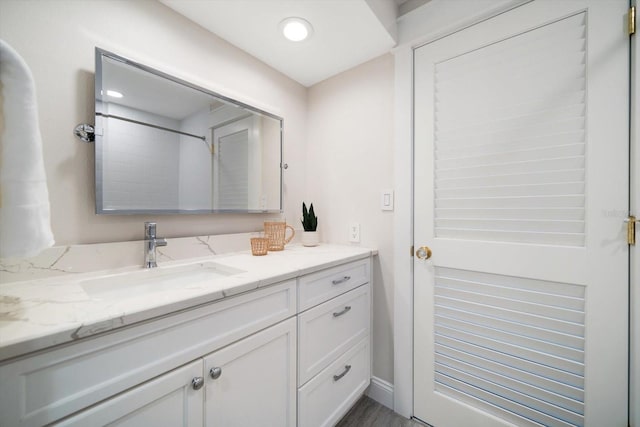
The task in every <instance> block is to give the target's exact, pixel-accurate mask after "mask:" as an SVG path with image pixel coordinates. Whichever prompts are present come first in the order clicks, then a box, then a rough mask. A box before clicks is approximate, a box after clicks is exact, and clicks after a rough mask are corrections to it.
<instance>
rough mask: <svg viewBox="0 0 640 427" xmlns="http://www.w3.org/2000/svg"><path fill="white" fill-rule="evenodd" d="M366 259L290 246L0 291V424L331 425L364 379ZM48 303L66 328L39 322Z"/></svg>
mask: <svg viewBox="0 0 640 427" xmlns="http://www.w3.org/2000/svg"><path fill="white" fill-rule="evenodd" d="M371 256H372V253H371V251H369V250H366V249H362V248H355V247H344V246H333V245H322V246H320V247H317V248H303V247H298V246H294V247H292V248H291V249H289V248H287V250H286V251H283V252H280V253H270V254H269V255H268V256H266V257H252V256H250V255H249V254H248V253H234V254H228V255H222V256H216V257H209V258H207V259H198V260H195V261H194V260H190V261H181V262H174V263H167V264H164V265H161V267H159V268H158V269H157V270H158V271H159V273H156V272H153V273H151V274H153V275H154V276H148V275H146V272H144V271H142V272H141V270H139V269H129V270H127V271H117V272H107V273H105V272H102V273H85V274H79V275H76V276H73V277H71V278H69V277H65V278H64V279H62V278H51V279H40V280H34V281H30V282H19V283H13V284H12V283H9V284H2V285H0V298H2V299H3V301H4V302H7V301H9V302H10V301H13V302H14V303H15V304H16V310H15V311H14V312H13V315H14V317H15V318H14V319H13V320H14V321H17V323H18V325H17V326H15V327H8V326H7V325H9V324H11V322H6V321H3V323H2V327H1V328H0V343H1V344H2V345H1V346H0V358H1V359H2V360H3V362H0V425H2V426H39V425H44V424H49V423H54V424H55V425H64V426H85V425H105V424H111V423H113V424H114V425H127V426H128V425H131V426H140V425H154V426H177V425H185V426H203V425H207V426H225V427H229V426H250V425H259V426H296V425H297V426H300V427H305V426H331V425H333V424H335V423H336V422H337V421H338V420H339V419H340V418H341V417H342V416H343V415H344V414H345V413H346V411H347V410H348V409H349V408H350V407H351V406H352V404H353V403H354V402H355V401H356V400H357V399H358V398H359V397H360V395H362V393H363V392H364V390H365V389H366V387H367V386H368V385H369V379H370V377H371V372H370V364H371V363H370V361H371V350H370V348H371V346H370V340H371V336H370V335H371V334H370V331H371V313H370V311H371V283H370V282H371ZM172 269H173V270H172ZM148 277H152V279H151V280H148ZM190 281H191V282H192V283H189V282H190ZM147 282H148V283H147ZM154 284H156V285H158V287H157V288H153V287H152V285H154ZM38 289H40V290H41V291H42V299H41V301H42V302H43V304H41V305H40V306H38V305H37V304H30V303H33V301H35V300H37V298H36V295H37V293H38V292H37V290H38ZM20 292H23V295H20ZM65 292H66V294H65ZM47 295H49V297H47ZM65 295H66V296H65ZM47 298H49V299H50V300H51V301H54V300H56V298H57V300H58V310H65V311H66V314H60V313H58V314H56V315H55V316H54V317H56V318H58V320H60V317H65V316H66V318H65V319H64V321H58V322H55V323H54V322H50V323H48V322H46V321H43V320H42V319H43V317H46V316H47V314H46V312H45V311H46V310H55V303H51V301H48V302H46V303H45V301H47ZM65 298H67V299H66V300H64V299H65ZM63 300H64V301H65V302H60V301H63ZM29 302H30V303H29ZM21 304H23V305H22V306H21ZM5 306H6V304H5ZM19 319H20V320H19ZM36 319H39V320H36ZM52 319H53V317H52ZM3 320H6V319H3ZM18 320H19V321H18ZM29 322H31V323H32V324H31V325H29V324H28V323H29ZM14 323H16V322H14ZM21 323H22V324H21Z"/></svg>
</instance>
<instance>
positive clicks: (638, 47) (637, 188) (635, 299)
mask: <svg viewBox="0 0 640 427" xmlns="http://www.w3.org/2000/svg"><path fill="white" fill-rule="evenodd" d="M632 3H633V4H635V5H636V9H637V7H638V2H637V1H633V2H632ZM636 15H637V12H636ZM638 21H639V20H638V18H637V16H636V26H637V24H638ZM638 35H639V33H638V30H636V35H635V36H633V37H632V38H631V52H632V54H631V72H632V75H631V120H630V126H631V129H630V131H631V153H630V157H629V158H630V159H631V165H630V173H631V182H630V191H631V195H630V200H629V206H630V208H631V212H632V213H633V214H634V215H635V216H636V218H639V217H640V122H639V121H638V120H637V119H636V120H633V118H634V117H638V114H640V111H639V109H638V106H639V105H640V87H639V86H640V79H639V78H638V77H640V43H638V40H637V38H638ZM638 236H640V225H637V224H636V241H637V240H638V239H637V237H638ZM630 268H631V271H630V280H631V289H630V297H631V301H630V307H629V313H630V316H631V318H630V325H629V326H630V327H629V333H630V340H631V342H630V345H629V350H630V352H631V354H630V356H629V361H630V366H629V370H630V372H629V376H630V384H629V411H630V412H629V424H630V425H631V426H635V427H639V426H640V244H639V243H636V246H635V247H634V246H632V247H631V250H630Z"/></svg>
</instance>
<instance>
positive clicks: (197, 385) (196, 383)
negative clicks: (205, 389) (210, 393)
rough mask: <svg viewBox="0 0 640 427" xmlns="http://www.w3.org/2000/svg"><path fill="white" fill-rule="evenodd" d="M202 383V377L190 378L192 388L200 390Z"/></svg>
mask: <svg viewBox="0 0 640 427" xmlns="http://www.w3.org/2000/svg"><path fill="white" fill-rule="evenodd" d="M203 385H204V378H202V377H195V378H194V379H192V380H191V386H192V387H193V389H194V390H200V389H201V388H202V386H203Z"/></svg>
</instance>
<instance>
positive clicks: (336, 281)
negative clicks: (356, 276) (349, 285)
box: [331, 276, 351, 285]
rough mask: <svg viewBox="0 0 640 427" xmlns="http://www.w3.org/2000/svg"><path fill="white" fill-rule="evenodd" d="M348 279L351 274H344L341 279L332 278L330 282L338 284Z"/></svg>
mask: <svg viewBox="0 0 640 427" xmlns="http://www.w3.org/2000/svg"><path fill="white" fill-rule="evenodd" d="M350 279H351V276H344V277H343V278H342V279H336V280H332V281H331V283H333V284H334V285H339V284H340V283H344V282H346V281H347V280H350Z"/></svg>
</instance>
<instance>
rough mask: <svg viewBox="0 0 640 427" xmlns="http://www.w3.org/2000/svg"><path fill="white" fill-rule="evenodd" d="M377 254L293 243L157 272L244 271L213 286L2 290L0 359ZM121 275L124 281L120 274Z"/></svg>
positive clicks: (48, 282) (64, 285)
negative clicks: (92, 291)
mask: <svg viewBox="0 0 640 427" xmlns="http://www.w3.org/2000/svg"><path fill="white" fill-rule="evenodd" d="M372 254H374V252H372V251H371V250H370V249H366V248H360V247H354V246H341V245H330V244H322V245H320V246H317V247H313V248H306V247H303V246H296V245H290V246H287V248H286V249H285V250H284V251H282V252H269V254H268V255H267V256H259V257H256V256H252V255H251V253H250V252H249V251H245V252H236V253H230V254H224V255H215V256H210V257H200V258H193V259H189V260H181V261H171V262H166V263H162V264H161V265H160V267H158V268H160V269H162V268H167V267H176V266H181V265H186V264H193V263H202V262H215V263H216V264H218V265H220V266H222V267H226V268H230V269H237V270H241V272H239V273H236V274H233V275H229V276H225V277H219V278H216V279H215V280H199V281H198V280H195V281H194V280H189V281H188V282H186V281H179V280H177V281H173V282H172V283H171V284H170V285H163V286H161V287H160V288H159V289H152V290H148V291H145V292H135V293H133V292H132V293H131V294H128V293H122V292H120V293H109V292H105V293H103V294H99V295H97V296H96V295H89V294H88V293H87V292H86V291H85V288H84V287H83V286H82V284H83V283H86V282H87V281H89V280H92V279H94V278H102V277H105V276H107V277H105V279H101V280H105V281H106V280H108V276H110V275H111V276H112V275H122V274H123V273H129V272H135V271H140V270H142V268H140V267H128V268H121V269H111V270H106V271H100V272H92V273H81V274H76V275H73V276H72V277H69V276H65V277H51V278H46V279H35V280H27V281H20V282H12V283H3V284H0V361H3V360H6V359H9V358H14V357H16V356H20V355H24V354H27V353H31V352H34V351H38V350H42V349H45V348H48V347H51V346H55V345H58V344H63V343H68V342H72V341H76V340H79V339H82V338H85V337H89V336H92V335H95V334H99V333H102V332H106V331H110V330H113V329H116V328H120V327H123V326H127V325H131V324H134V323H137V322H141V321H144V320H149V319H153V318H155V317H159V316H163V315H166V314H169V313H172V312H176V311H179V310H183V309H186V308H189V307H194V306H197V305H200V304H205V303H209V302H212V301H216V300H220V299H223V298H226V297H229V296H232V295H237V294H239V293H243V292H247V291H251V290H253V289H257V288H260V287H264V286H268V285H272V284H275V283H277V282H281V281H283V280H287V279H292V278H296V277H299V276H301V275H304V274H308V273H311V272H314V271H318V270H321V269H324V268H328V267H332V266H335V265H340V264H343V263H345V262H349V261H355V260H358V259H363V258H366V257H368V256H370V255H372ZM120 277H122V276H120Z"/></svg>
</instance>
